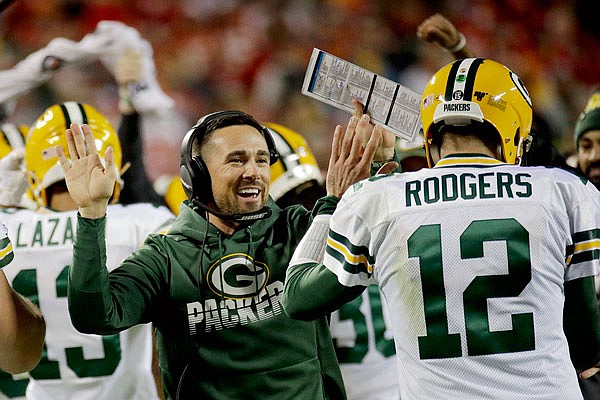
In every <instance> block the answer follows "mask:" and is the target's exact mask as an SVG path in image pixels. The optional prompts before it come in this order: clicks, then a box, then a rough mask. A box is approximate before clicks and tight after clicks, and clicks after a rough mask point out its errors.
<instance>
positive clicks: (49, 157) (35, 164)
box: [25, 101, 122, 207]
mask: <svg viewBox="0 0 600 400" xmlns="http://www.w3.org/2000/svg"><path fill="white" fill-rule="evenodd" d="M71 123H77V124H80V125H81V124H87V125H89V126H90V128H91V130H92V132H93V134H94V138H95V139H96V140H95V141H96V149H97V150H98V154H99V155H100V157H102V159H104V155H105V153H106V149H107V148H108V147H109V146H112V148H113V156H114V162H115V168H116V170H117V184H116V185H115V191H114V193H113V196H112V198H111V202H112V203H115V202H117V201H118V199H119V191H120V186H121V181H120V174H119V171H120V170H121V159H122V152H121V143H120V142H119V137H118V136H117V134H116V133H115V131H114V129H113V127H112V125H111V124H110V122H109V121H108V120H107V119H106V117H104V116H103V115H102V114H100V113H99V112H98V111H96V109H95V108H94V107H92V106H91V105H89V104H84V103H76V102H74V101H69V102H65V103H61V104H55V105H53V106H51V107H50V108H48V109H47V110H46V111H45V112H44V113H43V114H42V115H41V116H40V117H39V118H38V119H37V121H35V122H34V124H33V125H32V126H31V129H30V131H29V134H28V136H27V143H26V145H25V165H26V168H27V178H28V180H29V186H30V190H31V195H32V197H33V199H34V200H35V201H36V202H37V203H38V204H39V205H40V206H42V207H46V206H48V199H47V196H46V189H47V188H48V187H50V186H51V185H53V184H55V183H57V182H60V181H62V180H64V179H65V176H64V173H63V170H62V167H61V166H60V164H59V162H58V158H57V156H56V151H55V146H57V145H61V146H62V148H63V149H64V150H65V155H66V157H67V158H69V157H70V156H69V149H68V145H67V137H66V135H65V131H66V130H67V129H68V128H69V127H70V125H71Z"/></svg>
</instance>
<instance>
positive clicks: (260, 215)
mask: <svg viewBox="0 0 600 400" xmlns="http://www.w3.org/2000/svg"><path fill="white" fill-rule="evenodd" d="M192 203H194V204H195V205H196V206H198V207H200V208H201V209H203V210H204V211H206V212H208V213H210V214H213V215H214V216H216V217H219V218H222V219H228V220H230V221H235V222H246V223H248V222H254V221H258V220H260V219H265V218H269V217H270V216H271V214H272V211H271V209H270V208H269V207H268V206H264V207H263V208H261V209H260V210H258V211H252V212H248V213H238V214H225V213H222V212H220V211H217V210H215V209H214V208H211V207H209V206H208V205H207V204H204V203H202V202H201V201H200V200H199V199H198V198H196V197H195V198H193V199H192Z"/></svg>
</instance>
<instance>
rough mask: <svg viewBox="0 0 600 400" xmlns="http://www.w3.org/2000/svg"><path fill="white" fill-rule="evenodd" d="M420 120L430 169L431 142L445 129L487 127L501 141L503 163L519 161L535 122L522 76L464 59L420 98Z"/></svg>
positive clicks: (436, 76)
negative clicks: (493, 131)
mask: <svg viewBox="0 0 600 400" xmlns="http://www.w3.org/2000/svg"><path fill="white" fill-rule="evenodd" d="M421 121H422V122H423V134H424V139H425V151H426V155H427V161H428V163H429V166H432V164H433V160H432V157H431V144H432V137H433V135H434V133H435V132H437V131H438V130H439V129H440V127H441V126H443V125H451V126H467V125H469V124H470V123H471V122H472V121H477V122H487V123H489V124H491V125H492V127H494V128H495V130H496V131H497V132H498V135H499V136H500V142H501V147H502V157H503V161H505V162H507V163H510V164H517V163H519V162H520V160H521V157H522V155H523V151H524V147H525V145H526V142H527V140H528V138H529V133H530V131H531V122H532V109H531V99H530V98H529V93H528V92H527V89H526V88H525V86H524V85H523V83H522V82H521V80H520V79H519V77H518V76H517V75H516V74H515V73H514V72H512V71H511V70H510V69H508V68H507V67H506V66H504V65H502V64H500V63H498V62H496V61H493V60H490V59H484V58H465V59H462V60H457V61H454V62H452V63H450V64H448V65H446V66H444V67H442V68H441V69H440V70H438V71H437V72H436V73H435V74H434V75H433V77H432V78H431V79H430V80H429V82H428V83H427V86H426V87H425V90H424V91H423V96H422V98H421Z"/></svg>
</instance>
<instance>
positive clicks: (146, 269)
mask: <svg viewBox="0 0 600 400" xmlns="http://www.w3.org/2000/svg"><path fill="white" fill-rule="evenodd" d="M389 135H390V133H389V132H386V131H383V130H382V129H381V128H380V127H373V125H372V124H370V121H369V117H368V116H366V115H365V116H361V115H360V114H358V115H357V114H356V113H355V115H354V116H353V117H352V118H351V120H350V122H349V123H348V125H347V126H346V127H345V128H342V127H341V126H338V127H336V130H335V134H334V139H333V145H332V154H331V159H330V162H329V169H328V174H327V182H326V185H327V194H328V196H327V197H324V198H322V199H320V200H319V201H318V202H317V204H316V205H315V207H314V208H313V210H312V211H308V210H306V209H305V208H304V207H302V206H291V207H288V208H285V209H281V208H279V207H277V206H276V205H275V203H274V202H273V201H272V199H270V198H269V195H268V193H269V179H270V176H269V173H270V168H269V167H270V164H271V163H273V162H275V160H276V159H277V157H278V155H277V152H276V150H275V146H274V143H273V139H272V138H271V136H270V134H269V133H268V131H267V130H266V129H265V128H264V127H263V126H262V125H261V124H259V123H258V122H257V121H256V120H255V119H254V118H253V117H251V116H250V115H248V114H245V113H243V112H240V111H219V112H216V113H213V114H209V115H207V116H205V117H203V118H202V119H200V120H199V121H198V123H197V124H196V125H195V126H194V127H193V128H192V129H191V130H190V131H189V132H188V133H187V135H186V137H185V138H184V141H183V143H182V147H181V180H182V184H183V186H184V190H185V192H186V194H187V195H188V197H189V200H188V201H186V202H184V203H183V204H182V206H181V210H180V213H179V215H178V217H177V219H176V220H175V222H174V224H173V225H172V227H171V228H170V229H169V231H168V232H166V233H162V234H156V235H151V236H149V237H148V238H147V240H146V241H145V244H144V245H143V246H142V247H141V248H140V249H139V250H137V251H136V252H134V253H133V254H131V256H129V257H128V258H127V259H125V260H124V261H123V262H122V264H121V265H120V267H118V268H116V269H115V270H114V271H112V272H110V273H108V272H107V270H106V267H105V263H106V251H105V238H104V226H105V222H106V221H105V220H106V216H105V213H106V205H107V202H108V200H109V198H110V195H111V194H112V191H113V187H114V184H115V173H114V171H115V170H114V166H113V161H112V153H111V152H109V151H107V153H106V156H105V160H101V159H100V157H99V156H98V154H97V152H96V149H95V147H94V145H93V143H94V142H93V136H92V134H91V132H90V129H89V127H88V126H86V125H83V126H81V127H80V126H78V125H72V126H71V129H70V130H68V131H67V137H68V139H69V141H68V143H69V146H68V147H69V148H68V151H69V154H70V161H69V160H67V158H66V157H65V151H66V149H62V148H57V154H58V159H59V162H60V164H61V166H62V167H63V169H64V170H65V175H66V181H67V185H68V188H69V192H70V194H71V196H72V197H73V199H74V201H75V202H76V204H77V205H78V207H79V218H78V225H77V236H76V240H75V244H74V248H73V265H72V268H71V270H70V276H69V286H68V299H69V310H70V314H71V319H72V322H73V325H74V326H75V327H76V328H77V329H78V330H80V331H81V332H85V333H94V334H114V333H117V332H119V331H121V330H124V329H127V328H129V327H131V326H133V325H136V324H141V323H148V322H152V323H153V324H154V326H155V329H156V340H157V349H158V354H159V359H160V368H161V374H162V379H163V386H164V391H165V396H166V397H167V398H169V399H223V400H233V399H244V400H247V399H260V400H269V399H274V400H275V399H276V400H285V399H290V400H299V399H300V400H313V399H314V400H318V399H344V398H345V397H346V396H345V391H344V387H343V383H342V379H341V375H340V371H339V367H338V365H337V360H336V358H335V353H334V350H333V346H332V341H331V338H330V335H329V329H328V325H327V320H326V319H325V318H322V319H319V320H316V321H312V322H302V321H295V320H292V319H290V318H289V317H287V316H286V314H285V313H284V312H283V310H282V308H281V305H280V298H281V294H282V291H283V286H284V278H285V273H286V268H287V265H288V263H289V261H290V258H291V256H292V253H293V250H294V248H295V247H296V245H297V244H298V242H299V241H300V239H301V237H302V235H303V234H304V233H305V232H306V230H307V229H308V226H309V225H310V223H311V221H312V220H313V218H315V217H316V216H318V215H319V214H331V213H332V212H333V210H334V209H335V207H336V204H337V202H338V198H339V197H341V195H342V193H343V192H344V191H345V189H346V188H348V187H349V186H350V185H351V184H353V183H354V182H356V181H358V180H360V179H363V178H366V177H368V176H369V173H370V167H371V161H373V160H374V157H375V160H383V159H386V158H388V156H389V155H390V154H389V152H390V151H391V152H392V153H393V143H394V139H393V135H392V138H391V140H390V137H389ZM390 144H391V146H390ZM391 168H392V169H393V166H391Z"/></svg>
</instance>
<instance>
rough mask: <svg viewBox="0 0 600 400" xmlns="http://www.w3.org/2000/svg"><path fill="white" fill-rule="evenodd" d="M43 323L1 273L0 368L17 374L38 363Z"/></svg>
mask: <svg viewBox="0 0 600 400" xmlns="http://www.w3.org/2000/svg"><path fill="white" fill-rule="evenodd" d="M45 334H46V324H45V322H44V318H43V317H42V314H41V312H40V310H39V309H38V308H37V307H36V306H34V305H33V303H31V302H30V301H29V300H27V299H26V298H25V297H23V296H21V295H20V294H18V293H17V292H16V291H15V290H13V289H12V288H11V287H10V285H9V283H8V281H7V280H6V276H5V275H4V272H3V271H1V270H0V369H2V370H4V371H6V372H9V373H12V374H18V373H22V372H26V371H29V370H31V369H33V367H35V366H36V365H37V363H38V362H39V361H40V358H41V356H42V348H43V345H44V337H45Z"/></svg>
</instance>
